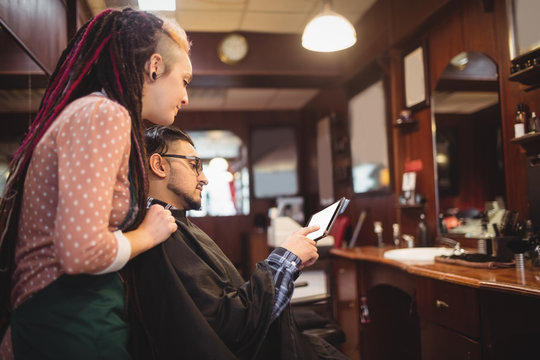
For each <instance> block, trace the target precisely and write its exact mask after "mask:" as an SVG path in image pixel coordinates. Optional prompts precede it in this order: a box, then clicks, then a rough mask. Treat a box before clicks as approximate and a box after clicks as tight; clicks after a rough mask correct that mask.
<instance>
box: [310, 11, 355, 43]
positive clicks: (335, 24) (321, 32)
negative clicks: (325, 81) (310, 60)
mask: <svg viewBox="0 0 540 360" xmlns="http://www.w3.org/2000/svg"><path fill="white" fill-rule="evenodd" d="M355 43H356V31H355V30H354V26H352V24H351V23H350V22H349V20H347V19H346V18H344V17H343V16H341V15H339V14H338V13H336V12H334V11H332V10H331V9H330V1H325V3H324V8H323V10H322V12H321V13H320V14H319V15H317V16H315V17H314V18H313V19H312V20H311V21H310V22H309V23H308V24H307V25H306V28H305V29H304V34H303V35H302V46H303V47H305V48H306V49H308V50H311V51H319V52H332V51H339V50H343V49H347V48H349V47H351V46H353V45H354V44H355Z"/></svg>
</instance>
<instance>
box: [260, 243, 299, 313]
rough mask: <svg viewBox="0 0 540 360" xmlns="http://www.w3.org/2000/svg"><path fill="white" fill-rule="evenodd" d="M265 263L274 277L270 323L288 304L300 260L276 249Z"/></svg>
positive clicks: (281, 249)
mask: <svg viewBox="0 0 540 360" xmlns="http://www.w3.org/2000/svg"><path fill="white" fill-rule="evenodd" d="M266 262H267V263H268V265H269V266H270V269H271V271H272V274H273V276H274V288H275V296H274V308H273V309H272V318H271V321H274V320H275V319H276V318H277V317H278V316H279V315H280V314H281V312H282V311H283V309H284V308H285V307H286V306H287V305H288V304H289V302H290V300H291V297H292V294H293V291H294V280H296V278H297V277H298V275H299V273H300V272H299V270H298V268H299V267H300V264H301V263H302V260H300V258H299V257H298V256H296V255H294V254H293V253H292V252H290V251H289V250H286V249H285V248H282V247H278V248H276V249H275V250H274V251H272V253H271V254H270V255H269V256H268V258H267V259H266Z"/></svg>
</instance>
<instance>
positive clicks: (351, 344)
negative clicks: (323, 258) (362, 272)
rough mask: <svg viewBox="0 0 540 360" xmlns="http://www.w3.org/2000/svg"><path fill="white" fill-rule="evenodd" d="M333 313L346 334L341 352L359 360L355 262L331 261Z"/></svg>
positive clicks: (358, 310)
mask: <svg viewBox="0 0 540 360" xmlns="http://www.w3.org/2000/svg"><path fill="white" fill-rule="evenodd" d="M332 262H333V264H332V265H333V269H332V271H333V277H334V292H333V294H334V301H333V303H334V313H335V314H336V318H335V319H336V321H337V322H338V324H339V325H340V327H341V329H342V330H343V331H344V332H345V334H346V339H345V343H344V344H343V345H342V347H341V348H342V350H343V351H344V352H345V353H346V354H347V355H348V356H349V357H350V358H351V360H355V359H360V342H359V341H360V340H359V339H360V302H359V295H358V294H359V280H358V271H357V268H356V262H355V261H350V260H346V259H341V258H334V259H333V261H332Z"/></svg>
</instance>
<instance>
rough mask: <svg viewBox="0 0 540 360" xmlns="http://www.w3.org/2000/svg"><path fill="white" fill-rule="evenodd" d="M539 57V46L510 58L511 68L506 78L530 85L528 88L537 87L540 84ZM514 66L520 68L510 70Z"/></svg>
mask: <svg viewBox="0 0 540 360" xmlns="http://www.w3.org/2000/svg"><path fill="white" fill-rule="evenodd" d="M539 59H540V48H537V49H534V50H532V51H529V52H527V53H525V54H522V55H520V56H518V57H516V58H514V59H512V61H511V62H512V69H511V70H510V72H511V74H510V76H509V77H508V80H510V81H516V82H519V83H521V84H524V85H528V86H531V88H530V89H533V88H537V87H538V86H539V85H540V64H539V63H538V60H539ZM516 67H517V68H518V69H520V70H518V71H516V72H512V71H513V69H514V68H516ZM530 89H529V90H530Z"/></svg>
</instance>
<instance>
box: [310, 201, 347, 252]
mask: <svg viewBox="0 0 540 360" xmlns="http://www.w3.org/2000/svg"><path fill="white" fill-rule="evenodd" d="M348 204H349V199H346V198H344V197H342V198H341V199H339V200H338V201H336V202H335V203H333V204H332V205H330V206H328V207H326V208H324V209H322V210H321V211H319V212H317V213H315V214H313V215H311V217H310V218H309V221H308V224H307V226H311V225H319V226H320V229H319V230H317V231H314V232H312V233H310V234H307V235H306V237H308V238H310V239H312V240H315V241H317V240H320V239H322V238H323V237H325V236H327V235H328V233H329V232H330V229H331V228H332V225H333V224H334V220H336V218H337V216H338V215H339V214H341V213H342V212H343V211H345V208H346V207H347V205H348Z"/></svg>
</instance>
